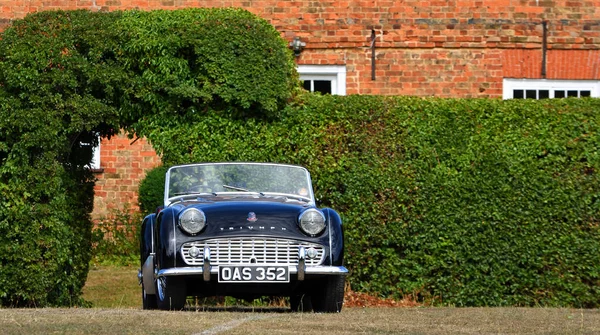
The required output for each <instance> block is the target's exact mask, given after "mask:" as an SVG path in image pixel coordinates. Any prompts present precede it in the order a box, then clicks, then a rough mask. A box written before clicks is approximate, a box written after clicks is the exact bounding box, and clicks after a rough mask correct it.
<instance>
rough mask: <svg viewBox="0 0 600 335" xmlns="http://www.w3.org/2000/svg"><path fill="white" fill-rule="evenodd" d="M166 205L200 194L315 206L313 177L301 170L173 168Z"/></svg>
mask: <svg viewBox="0 0 600 335" xmlns="http://www.w3.org/2000/svg"><path fill="white" fill-rule="evenodd" d="M165 186H166V189H165V205H169V204H170V203H172V202H174V201H177V199H182V198H187V197H190V196H191V197H193V196H195V195H199V194H205V195H207V196H208V195H213V196H227V195H240V196H244V195H255V196H265V197H266V196H284V197H290V198H292V199H295V200H300V201H306V202H314V197H313V192H312V187H311V181H310V175H309V173H308V171H307V170H306V169H304V168H302V167H299V166H292V165H279V164H266V163H211V164H193V165H182V166H174V167H172V168H170V169H169V171H168V172H167V179H166V185H165Z"/></svg>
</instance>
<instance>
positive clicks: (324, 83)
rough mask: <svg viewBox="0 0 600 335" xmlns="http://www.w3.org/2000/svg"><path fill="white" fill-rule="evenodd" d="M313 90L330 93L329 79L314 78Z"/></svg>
mask: <svg viewBox="0 0 600 335" xmlns="http://www.w3.org/2000/svg"><path fill="white" fill-rule="evenodd" d="M315 92H321V93H323V94H331V81H330V80H315Z"/></svg>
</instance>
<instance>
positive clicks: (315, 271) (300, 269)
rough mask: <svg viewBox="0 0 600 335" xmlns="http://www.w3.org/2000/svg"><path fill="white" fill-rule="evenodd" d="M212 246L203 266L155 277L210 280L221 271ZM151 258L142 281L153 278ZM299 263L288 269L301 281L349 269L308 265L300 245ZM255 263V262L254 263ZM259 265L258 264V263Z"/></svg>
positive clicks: (145, 266)
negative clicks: (214, 262) (212, 257)
mask: <svg viewBox="0 0 600 335" xmlns="http://www.w3.org/2000/svg"><path fill="white" fill-rule="evenodd" d="M210 255H211V253H210V248H209V247H205V248H204V262H203V265H202V266H197V267H194V266H189V267H176V268H168V269H162V270H159V271H155V273H154V277H155V278H157V277H169V276H202V278H203V279H204V281H210V277H211V275H213V274H214V275H217V274H218V273H219V266H218V265H211V260H210V258H211V257H210ZM148 259H149V260H147V261H146V264H144V266H143V267H142V270H141V271H140V273H139V274H138V277H139V279H140V282H141V281H142V280H151V276H150V273H148V272H149V271H151V269H152V265H151V264H152V263H150V262H152V259H151V258H150V257H148ZM298 260H299V262H298V265H288V271H289V273H290V274H293V275H297V278H298V280H299V281H302V280H304V279H305V276H306V275H309V276H310V275H342V276H345V275H347V274H348V269H346V268H345V267H343V266H326V265H318V266H308V267H307V266H306V250H305V248H304V247H300V249H299V250H298ZM253 265H254V264H253ZM257 265H258V264H257ZM276 265H277V264H267V265H266V266H276ZM148 285H149V284H146V282H144V286H145V287H149V286H148Z"/></svg>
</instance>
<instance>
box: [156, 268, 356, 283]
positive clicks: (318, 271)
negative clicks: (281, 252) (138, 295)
mask: <svg viewBox="0 0 600 335" xmlns="http://www.w3.org/2000/svg"><path fill="white" fill-rule="evenodd" d="M253 265H261V264H253ZM266 266H273V265H272V264H268V265H266ZM288 268H289V270H290V274H298V269H297V268H296V267H295V266H289V267H288ZM218 273H219V269H218V268H217V267H216V266H213V267H212V268H211V269H210V274H211V275H213V274H214V275H216V274H218ZM304 273H305V275H343V276H346V275H348V269H346V268H345V267H343V266H311V267H307V268H306V270H305V271H304ZM203 274H204V270H203V269H202V268H201V267H183V268H169V269H162V270H160V271H158V273H157V274H156V276H157V277H169V276H192V275H203ZM265 283H268V282H265Z"/></svg>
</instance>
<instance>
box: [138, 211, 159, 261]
mask: <svg viewBox="0 0 600 335" xmlns="http://www.w3.org/2000/svg"><path fill="white" fill-rule="evenodd" d="M155 224H156V214H154V213H153V214H150V215H148V216H146V217H145V218H144V220H143V221H142V227H141V231H140V262H141V264H144V263H145V262H146V259H147V258H148V256H150V255H151V254H154V252H155V250H154V248H155V245H154V225H155Z"/></svg>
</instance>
